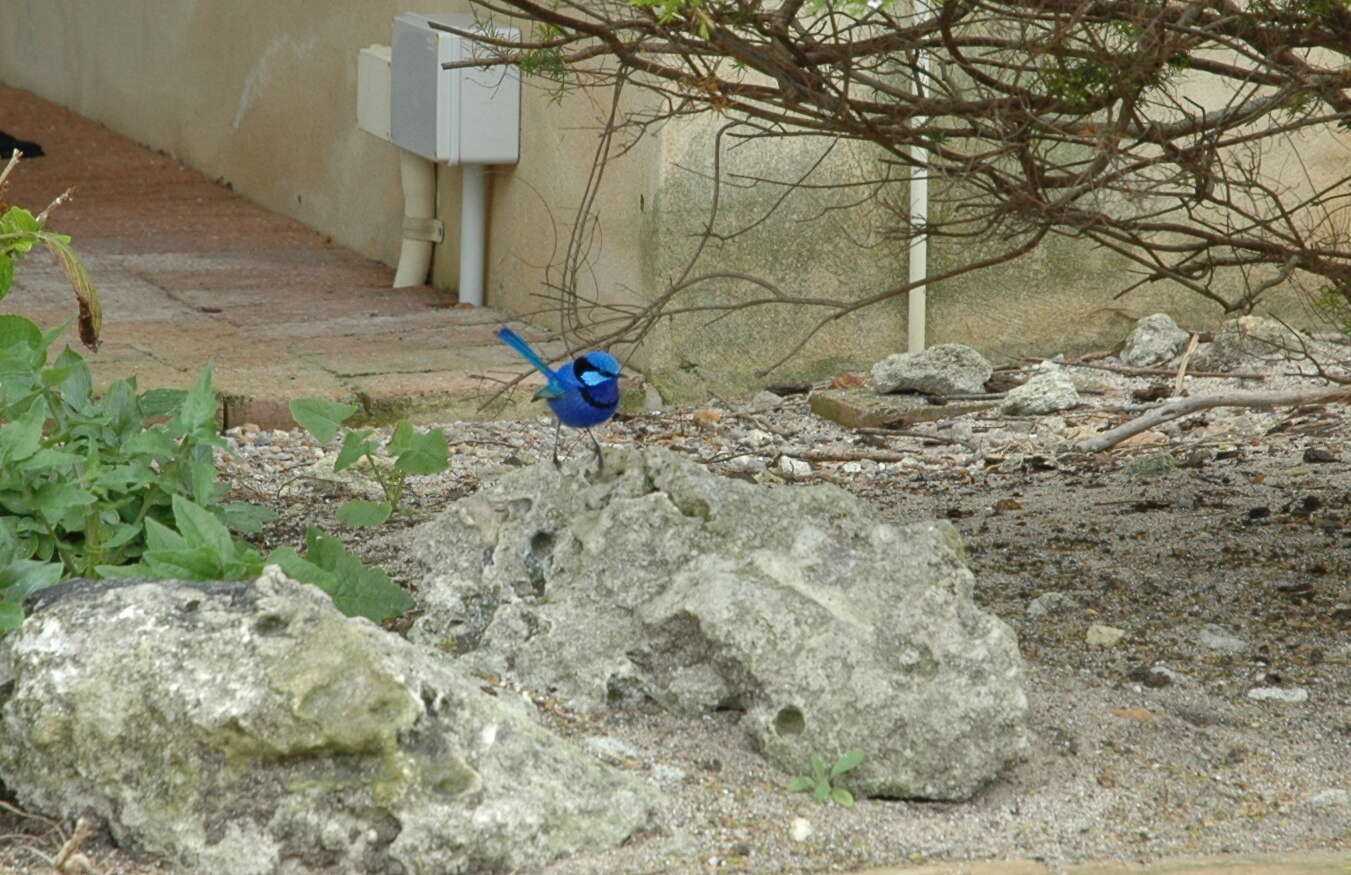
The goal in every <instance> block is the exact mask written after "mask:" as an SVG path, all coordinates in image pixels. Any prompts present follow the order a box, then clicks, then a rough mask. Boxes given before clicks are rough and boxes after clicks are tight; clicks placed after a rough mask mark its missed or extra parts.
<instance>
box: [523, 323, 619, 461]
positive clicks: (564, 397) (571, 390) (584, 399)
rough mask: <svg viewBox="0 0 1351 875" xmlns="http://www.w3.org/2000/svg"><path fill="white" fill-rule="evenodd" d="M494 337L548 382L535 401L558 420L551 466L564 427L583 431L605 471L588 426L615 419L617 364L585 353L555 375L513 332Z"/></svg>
mask: <svg viewBox="0 0 1351 875" xmlns="http://www.w3.org/2000/svg"><path fill="white" fill-rule="evenodd" d="M497 336H498V337H499V338H501V340H502V342H503V343H505V344H506V345H507V346H509V347H511V348H512V349H514V350H516V351H517V352H518V353H520V354H521V358H523V359H525V360H526V361H528V362H530V364H532V365H534V367H535V370H537V371H539V372H540V373H541V374H543V375H544V378H545V379H546V380H547V381H548V382H547V383H545V384H544V386H542V387H541V388H540V390H539V391H538V392H536V393H535V397H536V398H543V399H545V400H546V401H548V402H549V408H550V409H551V410H553V412H554V417H555V418H556V419H557V420H558V425H557V427H555V429H554V464H555V465H557V464H558V441H559V436H560V435H561V433H562V431H563V426H565V425H567V426H571V427H572V428H580V429H583V430H585V431H586V433H587V435H589V436H590V437H591V443H593V444H595V445H596V461H597V463H598V464H599V466H600V467H601V468H604V467H605V457H604V456H602V455H601V452H600V441H598V440H596V436H595V435H594V434H591V426H593V425H600V424H601V423H602V422H604V421H605V420H607V419H609V418H610V417H611V416H614V413H615V408H617V407H618V406H619V362H618V360H616V359H615V357H614V356H612V355H610V354H609V353H608V352H588V353H586V354H585V355H582V356H579V357H577V358H576V359H574V360H573V362H572V364H569V365H564V366H563V367H561V368H559V369H558V370H556V371H555V370H554V369H553V368H551V367H549V365H548V363H547V362H545V361H544V359H542V358H540V355H539V353H537V352H535V351H534V350H533V349H532V348H531V347H530V344H528V343H526V342H525V338H523V337H521V336H520V335H519V334H517V333H516V332H515V331H512V330H511V329H510V328H499V329H497Z"/></svg>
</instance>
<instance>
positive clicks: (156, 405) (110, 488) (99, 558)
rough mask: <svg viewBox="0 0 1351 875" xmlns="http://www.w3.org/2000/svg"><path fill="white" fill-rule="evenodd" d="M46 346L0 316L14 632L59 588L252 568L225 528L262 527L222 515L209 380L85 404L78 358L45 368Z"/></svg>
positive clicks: (254, 513)
mask: <svg viewBox="0 0 1351 875" xmlns="http://www.w3.org/2000/svg"><path fill="white" fill-rule="evenodd" d="M59 335H60V329H58V330H56V331H51V332H47V333H45V334H44V333H43V332H42V331H41V329H39V328H38V326H37V325H35V324H34V323H33V322H31V321H30V320H28V319H25V318H24V317H22V316H14V315H6V316H0V423H3V425H0V567H3V568H5V569H6V570H5V571H4V572H2V573H0V578H2V579H3V580H4V581H5V583H4V586H3V587H0V613H2V614H3V615H4V616H5V617H6V618H7V620H9V621H14V622H17V620H18V619H19V618H21V616H22V615H21V613H20V612H19V609H18V606H19V604H20V602H21V600H22V598H23V597H24V596H26V595H28V594H29V593H31V592H33V591H35V589H37V588H39V587H40V586H41V585H48V584H50V583H52V582H55V581H56V580H59V579H63V578H69V577H110V576H126V575H129V574H135V575H143V576H149V577H169V576H172V577H195V578H201V577H212V578H221V577H229V576H232V575H236V574H240V573H243V571H244V569H245V568H252V567H253V566H255V565H257V564H258V562H257V559H256V557H257V554H256V552H255V551H252V550H250V549H249V548H247V547H245V546H243V545H241V544H238V543H236V542H235V541H233V539H232V538H231V536H230V534H229V531H230V530H229V527H230V526H233V527H234V528H235V530H236V531H240V532H256V531H259V530H260V529H261V528H262V526H263V525H265V524H266V523H267V522H269V521H270V520H271V519H273V518H274V517H275V515H274V514H272V513H271V512H270V511H268V510H266V509H264V508H259V507H254V506H252V505H246V504H242V503H222V498H223V497H224V494H225V492H226V491H227V490H226V487H225V486H224V485H223V484H221V483H219V482H218V481H217V477H216V467H215V460H214V458H213V455H212V448H213V447H214V446H215V445H217V444H219V443H220V436H219V433H218V430H217V425H216V394H215V391H214V390H213V388H212V384H211V367H210V366H209V365H208V366H207V367H205V368H203V369H202V372H201V374H200V375H199V376H198V378H197V381H196V383H195V384H194V386H193V387H192V389H190V390H189V391H186V392H184V391H181V390H177V391H175V390H163V389H161V390H155V391H152V392H145V393H140V392H138V391H137V386H136V381H135V379H124V380H118V381H117V382H115V383H113V384H112V385H111V386H110V387H109V388H108V390H107V391H106V392H104V393H103V394H102V395H99V396H96V395H95V394H94V392H93V377H92V374H91V373H90V370H89V365H88V364H87V363H86V362H85V361H84V359H83V358H82V357H81V356H80V355H79V353H77V352H75V351H74V350H72V349H70V348H69V347H67V348H66V349H65V350H64V351H62V352H61V353H60V354H59V355H58V356H56V358H55V359H54V360H52V361H51V363H50V364H49V363H48V359H49V357H50V351H51V346H52V344H53V343H54V342H55V341H56V339H57V337H58V336H59ZM0 631H3V630H0Z"/></svg>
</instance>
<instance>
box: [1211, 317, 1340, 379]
mask: <svg viewBox="0 0 1351 875" xmlns="http://www.w3.org/2000/svg"><path fill="white" fill-rule="evenodd" d="M1305 348H1307V349H1308V350H1309V351H1310V352H1311V353H1313V354H1315V355H1317V354H1320V353H1322V354H1323V355H1326V349H1325V347H1323V345H1322V344H1319V343H1317V342H1315V341H1312V340H1311V339H1309V338H1303V345H1301V337H1300V336H1299V335H1297V334H1295V332H1293V331H1292V330H1291V329H1289V328H1286V327H1285V326H1284V325H1282V324H1281V323H1279V322H1277V321H1276V320H1275V319H1271V318H1268V317H1266V316H1240V317H1239V318H1237V319H1230V320H1228V321H1227V322H1225V323H1224V324H1222V325H1221V326H1220V327H1219V329H1218V330H1217V331H1216V332H1215V339H1214V340H1213V341H1212V342H1211V343H1210V344H1209V345H1207V346H1205V347H1203V348H1202V349H1200V350H1199V351H1198V352H1197V353H1196V357H1195V358H1193V359H1192V365H1191V368H1192V370H1193V371H1228V370H1232V369H1234V368H1236V367H1238V366H1240V365H1244V364H1251V363H1252V362H1254V361H1259V360H1261V361H1269V362H1274V361H1284V360H1288V359H1300V358H1303V357H1304V352H1303V350H1304V349H1305ZM1323 360H1324V361H1326V360H1327V358H1324V359H1323Z"/></svg>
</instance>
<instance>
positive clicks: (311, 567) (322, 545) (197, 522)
mask: <svg viewBox="0 0 1351 875" xmlns="http://www.w3.org/2000/svg"><path fill="white" fill-rule="evenodd" d="M173 516H174V527H173V528H171V527H169V526H166V525H162V524H160V523H157V522H155V521H154V520H150V521H148V522H147V524H146V541H147V544H146V550H145V551H144V552H143V553H142V555H141V560H140V562H138V563H136V564H134V565H122V566H112V567H101V568H99V569H98V571H99V574H100V575H101V576H103V577H146V578H151V579H170V578H172V579H177V580H242V579H246V578H252V577H257V576H258V575H259V574H260V573H261V572H262V570H263V566H264V565H270V564H273V563H275V564H277V565H279V566H281V569H282V570H283V571H284V572H286V575H287V576H288V577H290V578H292V579H293V580H298V581H300V582H302V583H309V584H313V585H314V586H317V587H319V588H320V589H322V590H323V591H324V592H326V593H328V595H329V597H330V598H332V599H333V605H334V607H336V608H337V609H338V610H340V611H342V612H343V613H344V614H346V615H347V616H349V617H365V618H367V619H369V620H372V621H374V622H379V621H380V620H384V619H388V618H389V617H396V616H398V615H399V614H402V613H403V612H404V611H406V610H408V609H409V608H411V607H413V597H412V596H410V595H409V594H408V593H407V592H406V591H405V590H403V589H402V588H400V587H399V586H398V585H397V584H394V583H392V582H391V581H390V579H389V575H387V574H385V572H384V571H383V570H381V569H379V568H370V567H368V566H366V565H364V564H363V563H362V562H361V560H360V559H358V558H357V557H356V556H354V555H352V554H351V553H350V552H348V550H347V548H346V547H345V546H343V544H342V542H341V541H339V540H338V539H336V538H334V537H332V536H330V535H326V534H324V533H323V532H322V531H320V530H319V529H316V528H313V527H311V528H310V529H309V530H308V531H307V532H306V533H305V546H306V551H305V554H304V555H303V556H302V555H301V554H299V553H298V552H296V550H295V549H294V548H292V547H280V548H278V549H276V550H273V551H272V552H271V553H270V554H269V555H268V557H267V559H263V557H262V556H261V555H259V553H258V551H257V550H254V549H253V548H252V547H250V546H248V545H247V544H244V543H243V542H241V541H238V540H236V539H235V538H234V537H232V536H231V534H230V530H229V529H228V528H227V527H226V526H225V524H224V523H222V522H221V521H220V519H219V518H217V517H216V515H215V514H213V513H211V512H210V511H209V510H207V509H206V508H204V507H202V506H201V505H199V504H196V503H194V502H192V501H190V500H188V499H187V498H184V497H183V496H181V495H175V496H174V497H173Z"/></svg>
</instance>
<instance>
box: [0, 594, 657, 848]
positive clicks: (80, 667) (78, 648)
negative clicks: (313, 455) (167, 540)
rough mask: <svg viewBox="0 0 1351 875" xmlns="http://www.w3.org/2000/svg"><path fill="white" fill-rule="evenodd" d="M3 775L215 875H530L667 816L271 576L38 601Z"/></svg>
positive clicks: (22, 641) (520, 720)
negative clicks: (510, 873) (506, 874)
mask: <svg viewBox="0 0 1351 875" xmlns="http://www.w3.org/2000/svg"><path fill="white" fill-rule="evenodd" d="M0 780H3V781H4V784H5V785H6V786H7V787H8V788H9V790H10V791H12V792H13V793H15V794H16V795H17V796H18V798H19V800H20V801H21V802H22V803H23V804H24V805H25V806H27V807H30V808H32V809H34V810H36V811H42V812H47V813H49V814H55V815H60V816H62V817H71V816H74V815H77V814H79V813H81V812H82V811H83V810H85V809H86V808H92V809H94V811H95V812H97V813H98V814H99V815H101V816H102V817H104V818H106V819H107V820H108V822H109V825H110V826H111V829H112V832H113V834H114V836H115V837H116V838H117V839H118V841H119V842H121V843H123V844H124V845H125V846H127V847H129V848H131V849H133V850H136V851H141V852H149V853H153V854H156V855H163V856H167V857H170V858H172V859H173V860H175V861H176V862H177V863H178V864H179V865H180V866H183V867H185V870H186V871H193V872H211V873H216V875H236V873H238V875H245V873H248V875H255V873H259V875H260V873H274V872H285V873H305V872H320V871H322V872H368V873H409V875H411V873H432V872H437V873H440V872H475V873H477V872H493V871H506V870H516V869H519V868H523V867H531V866H537V865H540V864H543V863H545V862H548V861H549V860H551V859H553V858H555V857H557V856H559V855H561V854H566V853H569V852H572V851H576V850H579V849H584V848H599V847H606V846H610V845H614V844H617V843H619V842H621V841H623V840H624V839H625V838H626V837H627V836H628V835H629V834H630V833H631V832H633V831H634V830H635V829H637V828H639V827H641V826H642V825H643V824H644V823H645V822H646V821H647V819H648V814H649V812H650V810H651V804H652V801H653V799H652V796H651V791H649V790H648V789H646V787H645V786H642V785H638V784H636V783H635V782H633V781H632V779H630V778H628V777H626V776H624V775H622V774H621V773H619V772H617V771H615V770H613V769H611V768H610V767H608V766H606V765H604V764H602V763H600V762H598V761H596V760H595V759H593V758H591V757H589V756H587V755H585V754H584V753H582V752H581V751H579V750H577V749H576V748H574V747H573V746H571V745H570V744H568V743H567V742H564V741H563V740H561V739H558V738H556V737H554V736H552V735H550V734H549V733H547V732H546V731H545V730H543V729H542V728H540V727H539V726H538V725H536V724H535V723H534V722H533V721H532V719H531V717H530V716H529V714H528V713H527V711H526V708H525V707H524V706H523V705H522V704H521V703H520V701H519V700H516V701H515V702H513V697H507V696H502V697H496V698H495V697H492V696H489V695H487V694H486V693H484V692H482V691H481V690H480V689H479V682H477V681H474V680H471V679H469V678H466V677H464V676H463V675H461V674H460V672H459V671H458V669H456V668H455V667H454V666H453V665H450V666H448V665H447V664H446V661H445V660H444V659H442V658H440V657H439V656H438V655H436V654H429V653H426V652H423V651H422V650H421V649H420V648H418V647H416V646H415V645H412V644H409V643H408V642H406V641H403V640H402V639H400V638H398V637H397V636H395V635H391V634H389V633H387V632H384V631H382V630H381V629H379V628H378V627H377V626H375V625H373V624H371V623H369V622H367V621H365V620H356V619H348V618H346V617H344V616H342V615H341V614H339V613H338V612H337V611H336V610H335V609H334V608H333V606H332V603H331V602H330V601H329V599H328V597H327V596H325V595H324V594H323V593H321V592H319V591H318V590H317V589H314V588H313V587H310V586H305V585H301V584H297V583H293V582H291V581H289V580H287V579H286V578H285V577H283V576H281V575H280V574H273V573H269V574H265V575H264V576H263V577H262V578H260V579H259V580H258V581H256V582H236V583H214V584H200V583H174V582H162V583H137V582H131V583H119V582H115V581H113V582H90V581H80V582H76V583H73V584H69V585H65V586H61V587H57V588H54V589H51V590H47V591H44V592H43V593H41V594H40V595H39V597H38V598H37V599H36V604H35V606H34V610H33V613H32V615H31V616H30V617H29V618H28V619H27V620H26V621H25V623H24V624H23V626H22V627H21V628H20V629H19V630H18V631H16V632H14V633H12V634H10V635H9V636H7V637H6V638H5V639H3V641H0Z"/></svg>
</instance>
